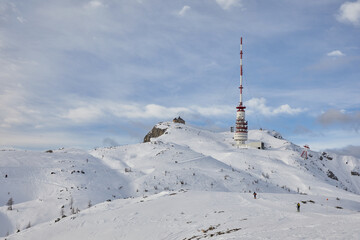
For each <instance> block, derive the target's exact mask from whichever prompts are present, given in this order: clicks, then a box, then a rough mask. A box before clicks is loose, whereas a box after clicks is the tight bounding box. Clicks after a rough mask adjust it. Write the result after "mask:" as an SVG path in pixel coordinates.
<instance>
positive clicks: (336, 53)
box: [327, 50, 345, 57]
mask: <svg viewBox="0 0 360 240" xmlns="http://www.w3.org/2000/svg"><path fill="white" fill-rule="evenodd" d="M327 55H328V56H329V57H342V56H345V54H343V53H342V52H341V51H340V50H334V51H332V52H329V53H328V54H327Z"/></svg>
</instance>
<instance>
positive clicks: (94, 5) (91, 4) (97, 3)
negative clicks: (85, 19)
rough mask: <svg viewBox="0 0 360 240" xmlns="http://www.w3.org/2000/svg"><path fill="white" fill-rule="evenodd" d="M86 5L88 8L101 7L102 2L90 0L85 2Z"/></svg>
mask: <svg viewBox="0 0 360 240" xmlns="http://www.w3.org/2000/svg"><path fill="white" fill-rule="evenodd" d="M87 6H88V7H90V8H99V7H103V6H104V4H103V3H102V2H100V1H97V0H93V1H90V2H89V3H88V4H87Z"/></svg>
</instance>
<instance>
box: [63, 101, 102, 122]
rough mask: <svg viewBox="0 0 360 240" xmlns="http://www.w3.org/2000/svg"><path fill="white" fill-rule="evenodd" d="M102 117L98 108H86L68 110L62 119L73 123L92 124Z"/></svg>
mask: <svg viewBox="0 0 360 240" xmlns="http://www.w3.org/2000/svg"><path fill="white" fill-rule="evenodd" d="M102 115H103V112H102V109H101V108H99V107H98V106H91V105H90V106H87V107H78V108H74V109H70V110H69V111H68V112H67V113H66V114H65V115H63V117H64V118H67V119H69V120H72V121H74V122H75V123H84V122H92V121H94V120H97V119H98V118H100V117H101V116H102Z"/></svg>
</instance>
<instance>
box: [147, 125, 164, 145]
mask: <svg viewBox="0 0 360 240" xmlns="http://www.w3.org/2000/svg"><path fill="white" fill-rule="evenodd" d="M166 130H167V128H157V127H156V126H155V127H153V129H151V131H150V132H149V133H148V134H146V136H145V137H144V143H145V142H150V139H151V138H157V137H160V136H161V135H163V134H164V133H165V132H166Z"/></svg>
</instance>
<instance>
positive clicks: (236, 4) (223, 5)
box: [216, 0, 241, 10]
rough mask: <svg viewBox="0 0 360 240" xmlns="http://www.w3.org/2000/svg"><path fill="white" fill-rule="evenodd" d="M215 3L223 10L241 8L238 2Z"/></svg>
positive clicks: (236, 0)
mask: <svg viewBox="0 0 360 240" xmlns="http://www.w3.org/2000/svg"><path fill="white" fill-rule="evenodd" d="M216 2H217V4H219V5H220V7H222V8H223V9H225V10H227V9H230V8H231V7H233V6H241V3H240V0H216Z"/></svg>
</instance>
